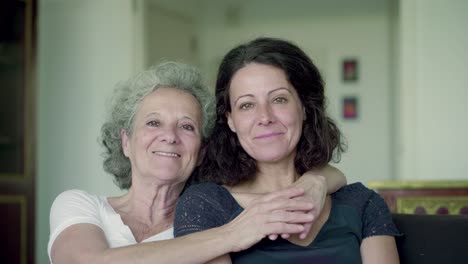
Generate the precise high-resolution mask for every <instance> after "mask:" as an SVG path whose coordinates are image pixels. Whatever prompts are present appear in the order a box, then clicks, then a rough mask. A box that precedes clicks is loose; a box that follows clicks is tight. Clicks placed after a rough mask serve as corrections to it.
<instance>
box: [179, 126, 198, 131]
mask: <svg viewBox="0 0 468 264" xmlns="http://www.w3.org/2000/svg"><path fill="white" fill-rule="evenodd" d="M182 128H183V129H185V130H187V131H195V127H194V126H193V125H190V124H184V125H182Z"/></svg>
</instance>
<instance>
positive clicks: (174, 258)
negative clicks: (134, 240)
mask: <svg viewBox="0 0 468 264" xmlns="http://www.w3.org/2000/svg"><path fill="white" fill-rule="evenodd" d="M230 237H231V236H228V235H227V234H226V230H225V228H221V227H220V228H213V229H210V230H206V231H202V232H197V233H194V234H190V235H187V236H183V237H179V238H175V239H169V240H162V241H156V242H146V243H139V244H135V245H130V246H125V247H117V248H109V245H108V243H107V239H106V238H105V236H104V233H103V232H102V230H101V229H100V228H99V227H97V226H94V225H91V224H79V225H74V226H71V227H69V228H67V229H66V230H64V231H63V232H62V234H60V235H59V237H58V238H57V239H56V240H55V242H54V245H53V247H52V252H51V258H52V262H53V263H54V264H61V263H67V264H70V263H72V264H73V263H204V262H207V261H209V260H212V259H215V258H217V257H219V256H221V255H223V254H226V253H229V252H230V251H231V250H232V248H234V246H233V243H234V241H233V239H229V238H230ZM230 242H232V243H231V244H230ZM181 252H183V254H181ZM183 256H187V257H186V258H184V257H183Z"/></svg>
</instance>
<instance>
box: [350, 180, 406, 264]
mask: <svg viewBox="0 0 468 264" xmlns="http://www.w3.org/2000/svg"><path fill="white" fill-rule="evenodd" d="M359 188H360V190H358V191H359V192H361V193H362V192H367V193H369V195H368V196H367V198H365V202H364V207H363V215H362V222H363V229H362V233H363V234H362V235H363V240H362V242H361V257H362V263H364V264H368V263H383V264H396V263H399V262H400V261H399V257H398V251H397V247H396V243H395V238H394V236H398V235H400V232H399V231H398V229H397V228H396V226H395V224H394V223H393V220H392V216H391V214H390V210H389V209H388V206H387V204H386V203H385V201H384V200H383V199H382V197H381V196H380V195H379V194H377V193H376V192H374V191H372V190H369V189H367V188H365V187H364V186H361V187H359ZM359 197H361V198H363V197H366V196H363V195H359Z"/></svg>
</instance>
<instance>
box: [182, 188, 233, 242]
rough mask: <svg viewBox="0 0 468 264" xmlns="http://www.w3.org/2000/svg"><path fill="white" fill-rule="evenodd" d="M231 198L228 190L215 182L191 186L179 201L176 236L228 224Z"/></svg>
mask: <svg viewBox="0 0 468 264" xmlns="http://www.w3.org/2000/svg"><path fill="white" fill-rule="evenodd" d="M231 199H234V198H232V196H230V194H229V193H228V192H227V190H225V189H224V188H223V187H222V186H219V185H216V184H213V183H208V184H197V185H192V186H190V187H189V188H188V189H187V190H186V191H185V192H184V194H183V195H182V196H181V198H180V199H179V201H178V202H177V207H176V212H175V220H174V236H175V237H180V236H184V235H188V234H191V233H195V232H199V231H203V230H206V229H210V228H214V227H218V226H221V225H224V224H226V223H227V222H229V220H230V217H231V215H232V214H231V212H232V209H233V207H232V206H230V204H231V203H230V201H231Z"/></svg>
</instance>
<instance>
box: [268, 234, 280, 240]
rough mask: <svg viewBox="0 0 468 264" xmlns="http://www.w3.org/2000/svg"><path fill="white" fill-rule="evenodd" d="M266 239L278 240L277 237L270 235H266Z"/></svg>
mask: <svg viewBox="0 0 468 264" xmlns="http://www.w3.org/2000/svg"><path fill="white" fill-rule="evenodd" d="M268 238H269V239H270V240H276V239H277V238H278V235H277V234H271V235H268Z"/></svg>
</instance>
